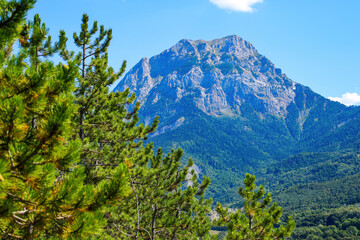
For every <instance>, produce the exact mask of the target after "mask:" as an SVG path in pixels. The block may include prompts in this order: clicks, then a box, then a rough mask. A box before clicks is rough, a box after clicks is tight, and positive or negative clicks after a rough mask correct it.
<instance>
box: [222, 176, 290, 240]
mask: <svg viewBox="0 0 360 240" xmlns="http://www.w3.org/2000/svg"><path fill="white" fill-rule="evenodd" d="M244 184H245V186H244V187H240V188H239V195H240V196H241V197H243V199H244V207H243V208H242V209H241V210H238V211H237V212H235V213H228V208H223V207H222V206H221V204H220V203H217V208H216V211H217V213H218V214H219V215H220V218H219V219H218V220H217V221H216V223H217V224H218V225H225V226H226V227H227V229H228V232H227V235H226V239H233V240H235V239H244V240H245V239H259V240H265V239H283V238H287V237H289V236H290V235H291V232H292V230H293V229H294V228H295V222H294V221H293V220H292V218H291V217H289V219H288V221H287V224H286V225H285V226H284V225H280V226H279V227H278V228H276V227H275V226H274V225H277V224H279V223H280V218H281V216H282V208H281V207H280V206H278V204H277V203H276V202H275V203H273V204H271V202H272V199H271V194H267V195H266V196H265V190H264V187H263V186H262V185H260V187H259V188H258V189H257V186H256V185H255V176H253V175H251V174H246V178H245V180H244Z"/></svg>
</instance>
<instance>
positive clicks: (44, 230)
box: [0, 1, 125, 239]
mask: <svg viewBox="0 0 360 240" xmlns="http://www.w3.org/2000/svg"><path fill="white" fill-rule="evenodd" d="M13 2H15V1H13ZM16 2H17V3H19V4H21V3H23V2H24V4H25V3H30V2H31V1H16ZM1 3H2V4H4V2H1ZM11 3H12V2H9V5H11ZM29 6H30V5H26V6H25V5H24V6H19V8H17V7H16V8H12V7H9V8H8V9H7V11H13V12H11V13H8V15H6V16H5V18H6V17H8V16H12V15H15V14H16V11H20V10H19V9H28V8H29ZM24 15H25V13H23V14H22V15H21V16H24ZM5 18H4V17H3V15H2V16H1V19H0V22H6V21H4V19H5ZM21 20H22V19H20V20H18V21H15V20H14V23H13V24H21V23H20V22H21ZM15 22H16V23H15ZM8 31H9V27H8V25H6V24H3V25H2V26H0V35H1V36H0V38H1V39H6V41H4V42H3V44H4V45H3V46H11V44H12V41H13V39H14V37H15V36H17V39H19V42H20V49H19V53H18V54H17V55H13V56H7V52H6V51H1V52H0V236H1V238H2V239H34V238H52V239H54V238H59V239H85V238H91V237H94V238H96V237H97V236H100V234H101V232H102V229H103V227H104V225H105V224H106V221H104V209H105V208H106V206H107V204H113V203H112V202H111V201H110V200H114V201H117V199H115V198H114V197H113V195H112V191H111V190H112V189H113V188H114V187H113V185H114V183H113V182H110V181H107V180H103V181H101V182H99V184H98V185H97V186H92V185H86V184H84V180H85V177H86V175H85V171H84V170H85V169H84V167H83V166H81V165H79V164H77V163H78V162H79V157H80V152H79V149H81V142H80V141H76V140H70V136H71V133H72V129H71V127H72V124H71V119H72V116H73V113H74V111H75V109H76V108H75V105H74V96H73V87H74V80H75V77H76V75H77V65H76V61H73V59H70V58H69V59H68V61H67V63H66V65H65V64H58V65H54V63H52V62H51V61H49V60H46V57H48V56H51V55H52V54H54V53H56V52H58V51H60V50H62V49H63V48H64V47H65V42H66V38H65V34H64V33H63V32H61V34H60V39H59V41H58V42H56V43H55V44H52V42H51V37H50V36H48V35H47V32H48V30H47V29H46V26H45V24H43V23H41V20H40V18H39V16H37V15H36V16H35V17H34V21H31V22H30V21H29V22H28V23H27V24H25V25H22V27H21V31H20V34H18V35H17V33H18V32H19V31H17V29H15V30H14V32H13V33H12V34H13V37H12V38H8V37H6V36H4V34H7V33H8ZM123 172H124V169H120V170H119V171H116V172H114V178H115V179H117V180H116V185H120V186H123V185H125V176H124V174H123Z"/></svg>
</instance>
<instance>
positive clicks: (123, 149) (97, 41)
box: [63, 14, 158, 183]
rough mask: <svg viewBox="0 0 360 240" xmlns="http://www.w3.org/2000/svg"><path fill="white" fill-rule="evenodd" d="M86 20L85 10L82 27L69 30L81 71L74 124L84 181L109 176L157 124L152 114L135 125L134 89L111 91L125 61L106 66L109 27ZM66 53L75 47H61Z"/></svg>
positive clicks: (137, 104) (65, 54) (94, 181)
mask: <svg viewBox="0 0 360 240" xmlns="http://www.w3.org/2000/svg"><path fill="white" fill-rule="evenodd" d="M88 22H89V17H88V16H87V15H86V14H84V15H83V18H82V24H81V31H80V33H79V34H77V33H74V35H73V37H74V42H75V44H76V46H77V47H79V48H80V51H79V53H78V54H77V55H76V56H75V58H76V59H77V60H78V68H79V73H78V75H77V78H76V89H75V97H76V98H75V103H76V104H77V106H78V114H77V115H76V116H75V118H74V123H75V126H74V127H75V128H76V137H77V138H79V139H80V140H81V141H82V142H83V146H84V148H83V153H82V156H81V163H82V164H83V165H84V166H86V169H87V175H88V181H89V182H92V183H96V182H98V181H99V180H101V179H104V178H108V177H109V176H111V175H112V171H113V170H114V169H116V168H117V166H119V165H121V164H124V163H125V164H128V162H127V161H128V160H127V159H128V157H129V156H131V155H133V154H135V152H136V151H137V148H139V147H140V146H142V142H141V141H140V140H142V139H146V137H147V135H148V134H149V133H151V132H153V131H154V130H155V129H156V127H157V122H158V121H157V119H155V121H154V123H153V124H152V125H151V126H146V127H145V126H144V125H142V124H140V125H138V121H139V118H138V116H137V114H138V110H139V108H140V103H139V102H137V103H134V101H135V94H132V95H130V94H129V90H126V91H124V92H116V93H114V92H109V86H111V85H112V84H113V83H114V82H115V81H116V80H117V79H118V78H119V77H120V76H121V75H122V74H123V73H124V71H125V67H126V62H125V61H124V62H123V64H122V67H121V69H120V70H119V72H115V71H114V70H113V68H111V67H109V66H108V64H109V63H108V52H107V50H108V46H109V44H110V41H111V39H112V30H111V29H109V30H105V28H104V26H103V25H101V26H100V29H99V28H98V23H97V22H96V21H95V22H94V23H93V25H92V28H91V29H90V30H89V23H88ZM95 35H98V36H95ZM70 56H74V52H72V53H69V52H67V51H64V52H63V57H64V58H65V59H69V57H70ZM130 109H132V110H130ZM129 110H130V111H129Z"/></svg>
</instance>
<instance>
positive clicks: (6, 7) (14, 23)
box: [0, 0, 36, 54]
mask: <svg viewBox="0 0 360 240" xmlns="http://www.w3.org/2000/svg"><path fill="white" fill-rule="evenodd" d="M35 2H36V0H20V1H15V0H12V1H6V0H0V49H1V50H2V51H4V52H5V53H7V54H9V53H10V52H11V46H12V44H13V43H14V40H15V39H16V38H17V37H18V34H19V32H20V30H21V28H22V23H23V21H24V18H25V15H26V13H27V11H28V10H29V9H31V8H32V7H33V5H34V4H35Z"/></svg>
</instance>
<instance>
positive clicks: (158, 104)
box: [114, 36, 360, 202]
mask: <svg viewBox="0 0 360 240" xmlns="http://www.w3.org/2000/svg"><path fill="white" fill-rule="evenodd" d="M126 88H130V90H131V91H132V92H135V93H136V95H137V99H138V100H139V101H141V103H142V109H141V111H140V115H141V116H140V117H141V119H143V121H144V122H145V123H147V122H149V121H151V120H152V119H153V118H154V117H155V116H156V115H159V117H160V125H159V128H158V131H157V133H155V134H154V135H153V136H152V137H151V139H150V140H151V141H153V142H154V143H155V145H157V146H162V147H163V148H165V150H169V149H171V148H174V147H175V148H176V147H181V148H183V149H184V151H185V153H186V156H191V157H193V158H194V160H195V163H196V164H197V165H198V166H199V171H201V174H206V175H210V177H211V178H212V182H213V184H212V185H213V187H212V188H211V192H210V194H211V195H212V196H215V197H217V198H218V199H220V200H222V201H225V202H226V201H232V199H224V198H223V199H222V197H223V195H224V193H225V192H228V188H232V187H235V186H238V185H239V184H240V182H241V179H242V178H243V173H244V172H253V173H254V172H257V174H260V175H261V174H262V170H261V169H265V168H266V167H267V166H269V164H276V163H277V162H279V161H280V160H281V159H285V158H288V157H290V156H291V155H293V154H297V153H301V152H325V151H326V152H332V151H340V150H343V149H356V150H357V149H359V146H360V144H359V143H360V141H359V140H357V139H358V137H359V135H360V134H359V132H360V131H359V127H358V126H360V125H359V115H360V109H359V107H346V106H344V105H342V104H340V103H337V102H332V101H330V100H328V99H326V98H324V97H322V96H320V95H319V94H316V93H314V92H313V91H312V90H311V89H310V88H308V87H305V86H303V85H301V84H298V83H295V82H293V81H292V80H290V79H289V78H287V77H286V75H285V74H283V73H282V72H281V70H280V69H278V68H276V67H275V66H274V64H272V63H271V62H270V60H268V59H267V58H266V57H264V56H262V55H261V54H259V53H258V52H257V50H256V49H255V48H254V46H252V45H251V44H250V43H249V42H247V41H245V40H243V39H241V38H240V37H238V36H228V37H225V38H221V39H215V40H212V41H204V40H197V41H192V40H181V41H180V42H178V43H177V44H176V45H175V46H173V47H171V48H170V49H168V50H165V51H164V52H162V53H161V54H159V55H156V56H154V57H152V58H150V59H148V58H143V59H141V61H140V62H139V63H138V64H137V65H135V66H134V67H133V68H132V69H131V70H130V71H129V72H128V73H127V74H126V76H125V77H124V78H123V79H122V80H121V82H120V83H119V85H118V86H117V87H116V88H115V89H114V91H123V90H125V89H126ZM201 174H200V175H201Z"/></svg>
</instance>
